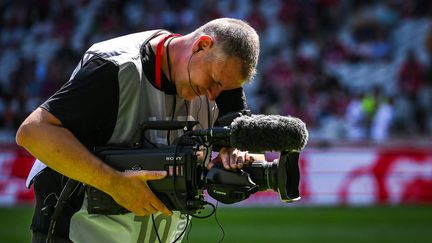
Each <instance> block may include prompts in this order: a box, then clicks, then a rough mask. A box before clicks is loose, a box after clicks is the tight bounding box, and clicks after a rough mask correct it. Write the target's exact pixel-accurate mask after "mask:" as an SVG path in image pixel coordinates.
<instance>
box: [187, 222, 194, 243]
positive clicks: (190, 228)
mask: <svg viewBox="0 0 432 243" xmlns="http://www.w3.org/2000/svg"><path fill="white" fill-rule="evenodd" d="M192 222H193V221H192V220H191V221H190V226H189V230H188V232H187V234H186V242H187V243H189V235H190V232H191V231H192Z"/></svg>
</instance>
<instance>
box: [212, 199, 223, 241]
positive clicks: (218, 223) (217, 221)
mask: <svg viewBox="0 0 432 243" xmlns="http://www.w3.org/2000/svg"><path fill="white" fill-rule="evenodd" d="M218 206H219V201H216V209H215V214H214V218H215V221H216V223H217V225H218V226H219V228H220V229H221V231H222V238H221V239H220V240H219V243H221V242H222V241H223V240H224V238H225V230H224V229H223V227H222V224H221V223H220V222H219V219H218V217H217V212H216V210H217V208H218Z"/></svg>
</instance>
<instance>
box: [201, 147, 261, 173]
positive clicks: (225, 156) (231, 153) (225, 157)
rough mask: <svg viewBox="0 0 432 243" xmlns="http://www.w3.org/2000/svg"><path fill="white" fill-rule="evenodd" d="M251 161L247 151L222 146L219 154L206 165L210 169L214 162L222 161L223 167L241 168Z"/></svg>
mask: <svg viewBox="0 0 432 243" xmlns="http://www.w3.org/2000/svg"><path fill="white" fill-rule="evenodd" d="M252 162H253V159H252V157H250V156H249V154H248V152H247V151H245V152H244V151H240V150H238V149H236V148H229V147H228V148H222V149H221V150H220V151H219V155H218V156H217V157H216V158H215V159H213V160H212V161H210V162H209V163H208V165H207V168H208V169H211V168H212V167H213V166H214V165H215V164H217V163H222V164H223V166H224V168H225V169H227V170H228V169H241V168H242V167H243V166H245V165H247V164H250V163H252Z"/></svg>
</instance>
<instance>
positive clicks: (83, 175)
mask: <svg viewBox="0 0 432 243" xmlns="http://www.w3.org/2000/svg"><path fill="white" fill-rule="evenodd" d="M16 142H17V144H19V145H21V146H23V147H24V148H26V149H27V150H28V151H29V152H30V153H31V154H32V155H33V156H35V157H36V158H38V159H40V160H41V161H43V162H44V163H45V164H46V165H47V166H48V167H50V168H52V169H54V170H56V171H57V172H59V173H61V174H63V175H65V176H67V177H69V178H72V179H74V180H77V181H80V182H82V183H85V184H88V185H91V186H94V187H96V188H98V189H100V190H102V191H104V192H106V193H108V194H109V195H111V196H112V197H113V198H114V200H115V201H116V202H117V203H119V204H120V205H122V206H124V207H125V208H126V209H128V210H129V211H131V212H133V213H135V214H137V215H149V214H152V213H154V212H156V211H161V212H162V213H164V214H165V215H170V214H171V212H170V211H169V210H168V209H167V208H166V207H165V205H164V204H163V203H162V202H161V201H160V200H159V199H158V198H157V197H156V196H155V195H154V194H153V192H152V191H151V190H150V188H149V187H148V185H147V183H146V181H147V180H156V179H161V178H163V177H165V176H166V172H158V171H140V172H124V173H123V172H117V171H115V170H113V169H112V168H110V167H109V166H108V165H106V164H104V163H103V162H102V161H101V160H100V159H99V158H97V157H96V156H95V155H93V154H92V153H91V152H90V151H88V150H87V148H86V147H84V145H82V144H81V143H80V142H79V141H78V139H77V138H76V137H75V136H74V135H73V134H72V133H71V132H70V131H69V130H68V129H66V128H64V127H63V126H62V123H61V122H60V120H59V119H57V118H56V117H55V116H54V115H52V114H51V113H50V112H48V111H46V110H44V109H42V108H38V109H36V110H35V111H34V112H33V113H31V114H30V115H29V116H28V117H27V118H26V120H25V121H24V122H23V123H22V125H21V126H20V128H19V129H18V132H17V134H16Z"/></svg>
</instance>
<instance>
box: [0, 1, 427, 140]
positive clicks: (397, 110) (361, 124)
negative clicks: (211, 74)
mask: <svg viewBox="0 0 432 243" xmlns="http://www.w3.org/2000/svg"><path fill="white" fill-rule="evenodd" d="M217 17H234V18H240V19H244V20H246V21H247V22H249V23H250V24H251V25H252V26H253V27H255V28H256V30H257V31H258V32H259V34H260V38H261V50H262V51H261V56H260V64H259V67H258V75H257V77H256V78H255V79H254V81H253V82H252V83H251V84H248V85H247V86H246V92H247V97H248V104H249V106H250V108H251V110H252V111H253V112H254V113H264V114H281V115H292V116H297V117H299V118H301V119H303V120H304V121H305V122H306V123H307V125H308V129H309V131H310V136H311V138H313V139H316V140H341V139H342V140H350V141H376V142H385V141H388V139H392V138H405V137H409V138H416V137H428V136H429V137H430V135H432V112H431V111H432V109H431V105H432V2H431V1H428V0H409V1H408V0H383V1H377V0H375V1H374V0H220V1H216V0H202V1H201V0H187V1H175V0H141V1H139V0H128V1H113V0H112V1H106V0H63V1H53V0H4V1H0V18H1V19H0V33H1V36H0V141H13V138H14V133H15V131H16V129H17V127H18V126H19V124H20V123H21V121H22V120H23V118H24V117H26V116H27V115H28V114H29V113H30V112H31V111H32V110H33V109H35V108H36V107H37V106H38V105H39V104H40V103H41V102H43V101H44V100H45V99H46V98H48V97H49V96H50V95H51V94H53V92H54V91H55V90H57V89H58V88H59V87H60V86H61V85H62V84H63V83H64V82H65V81H67V80H68V79H69V76H70V74H71V73H72V70H73V69H74V68H75V65H76V64H77V63H78V61H79V59H80V57H81V55H82V54H83V53H84V52H85V50H86V49H87V48H89V47H90V46H91V44H92V43H94V42H97V41H101V40H105V39H108V38H111V37H115V36H119V35H123V34H128V33H132V32H138V31H143V30H149V29H157V28H165V29H168V30H170V31H173V32H176V33H187V32H189V31H191V30H193V29H195V28H196V27H197V26H199V25H201V24H203V23H205V22H206V21H208V20H211V19H214V18H217Z"/></svg>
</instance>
